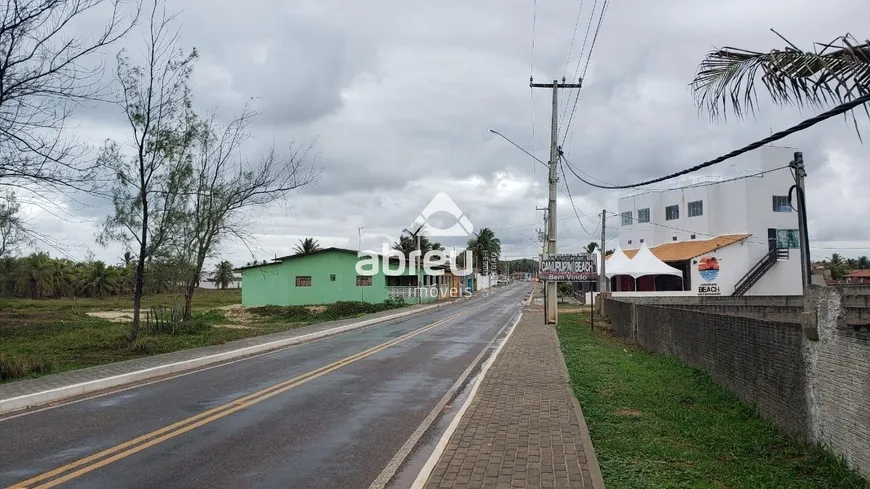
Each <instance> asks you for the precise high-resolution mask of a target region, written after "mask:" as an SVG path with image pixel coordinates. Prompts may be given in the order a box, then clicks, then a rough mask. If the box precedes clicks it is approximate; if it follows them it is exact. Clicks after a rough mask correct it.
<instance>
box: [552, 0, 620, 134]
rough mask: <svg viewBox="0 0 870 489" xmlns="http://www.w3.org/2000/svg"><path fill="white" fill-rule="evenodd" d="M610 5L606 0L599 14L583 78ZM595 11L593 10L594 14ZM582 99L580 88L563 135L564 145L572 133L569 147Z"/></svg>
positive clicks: (581, 77) (581, 76) (608, 0)
mask: <svg viewBox="0 0 870 489" xmlns="http://www.w3.org/2000/svg"><path fill="white" fill-rule="evenodd" d="M609 5H610V0H604V5H602V7H601V15H599V16H598V25H596V26H595V34H594V35H593V36H592V45H591V46H589V53H588V54H587V55H586V65H585V66H583V73H582V74H581V75H580V79H581V80H585V79H586V71H587V70H588V69H589V61H590V60H592V51H593V50H594V49H595V41H597V40H598V32H599V31H600V30H601V22H602V21H603V20H604V15H605V14H606V13H607V7H608V6H609ZM594 13H595V12H594V11H593V14H594ZM579 100H580V90H577V94H576V96H575V97H574V107H573V108H572V109H571V117H570V118H569V119H568V126H567V127H566V128H565V135H564V136H562V145H563V146H564V145H565V138H567V137H568V133H571V139H570V140H568V149H569V150H570V149H571V143H573V142H574V133H573V132H571V123H572V122H574V111H575V110H576V109H577V102H578V101H579Z"/></svg>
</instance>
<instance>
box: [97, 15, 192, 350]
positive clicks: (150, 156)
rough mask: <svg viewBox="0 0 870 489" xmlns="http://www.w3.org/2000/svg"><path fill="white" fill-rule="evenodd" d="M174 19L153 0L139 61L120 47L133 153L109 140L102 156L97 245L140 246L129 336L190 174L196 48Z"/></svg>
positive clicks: (178, 214)
mask: <svg viewBox="0 0 870 489" xmlns="http://www.w3.org/2000/svg"><path fill="white" fill-rule="evenodd" d="M173 18H174V16H168V15H167V14H166V11H165V7H164V6H163V5H162V3H161V2H160V1H155V3H154V4H153V7H152V9H151V13H150V17H149V28H150V29H149V31H148V32H149V35H148V37H147V49H146V52H145V55H144V63H143V65H142V66H134V65H132V64H131V62H130V60H129V58H128V57H127V56H126V55H125V53H124V52H123V51H122V52H121V53H120V54H119V55H118V71H117V78H118V83H119V85H120V88H121V94H120V95H121V103H122V105H123V108H124V112H125V114H126V116H127V121H128V122H129V124H130V129H131V130H132V136H133V137H132V140H133V145H132V146H133V147H132V148H130V149H131V150H132V153H133V154H132V156H130V155H126V154H123V153H122V151H121V148H120V147H119V146H118V145H117V144H115V143H112V142H109V143H107V144H106V147H105V148H104V151H103V154H102V158H101V164H102V165H105V167H107V168H109V169H110V170H111V171H112V173H113V174H114V176H115V183H114V185H113V187H112V189H111V194H112V201H113V203H114V213H113V214H112V215H111V216H109V217H108V218H107V219H106V222H105V223H104V225H103V228H102V232H101V234H100V235H99V237H98V238H99V240H100V241H101V242H102V243H103V244H105V243H106V242H107V241H110V240H114V241H121V242H124V243H130V242H131V241H132V242H135V243H137V244H138V245H139V251H138V254H137V256H136V259H137V263H136V275H135V277H136V281H135V285H134V290H133V325H132V328H131V331H130V339H131V341H132V340H135V339H136V336H137V335H138V332H139V310H140V307H141V303H142V293H143V289H144V284H145V264H146V262H148V263H150V262H151V259H152V258H153V257H154V256H156V255H159V254H160V253H161V251H162V250H163V249H164V248H165V247H166V245H167V243H168V242H169V240H170V239H171V238H172V236H173V234H174V232H175V230H176V229H177V227H178V226H179V225H180V224H181V222H182V221H181V218H182V210H183V209H182V205H183V204H184V202H183V197H182V194H183V192H184V190H185V189H186V188H187V186H188V185H189V182H190V177H191V153H190V150H191V149H192V145H193V141H194V139H195V136H196V119H195V117H194V116H193V113H192V110H191V102H190V90H189V87H188V80H189V79H190V75H191V72H192V70H193V64H194V61H195V60H196V57H197V54H196V50H192V51H191V52H190V53H188V54H185V53H184V52H182V51H181V50H180V49H178V48H177V38H178V31H170V29H169V27H170V24H171V22H172V20H173Z"/></svg>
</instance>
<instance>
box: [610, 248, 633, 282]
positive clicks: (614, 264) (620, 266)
mask: <svg viewBox="0 0 870 489" xmlns="http://www.w3.org/2000/svg"><path fill="white" fill-rule="evenodd" d="M630 263H631V259H630V258H629V257H628V256H626V254H625V253H624V252H623V251H622V248H620V247H619V245H616V249H615V250H613V254H611V255H610V258H608V259H607V268H606V270H605V272H606V273H605V275H607V278H608V279H610V278H613V277H615V276H617V275H629V273H628V272H627V269H628V266H629V264H630Z"/></svg>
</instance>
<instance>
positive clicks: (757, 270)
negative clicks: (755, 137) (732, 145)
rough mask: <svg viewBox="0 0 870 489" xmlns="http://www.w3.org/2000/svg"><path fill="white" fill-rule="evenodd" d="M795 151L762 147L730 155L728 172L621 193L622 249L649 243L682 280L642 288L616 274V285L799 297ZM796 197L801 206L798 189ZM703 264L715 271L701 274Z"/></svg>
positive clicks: (659, 280) (628, 250)
mask: <svg viewBox="0 0 870 489" xmlns="http://www.w3.org/2000/svg"><path fill="white" fill-rule="evenodd" d="M795 151H796V150H795V149H794V148H784V147H776V146H764V147H762V148H759V149H758V150H756V151H752V152H749V153H746V154H743V155H741V156H740V157H737V158H735V159H733V160H730V161H729V162H728V163H730V165H728V167H726V168H727V169H728V171H727V172H726V173H725V174H723V175H719V176H715V177H699V178H696V179H694V180H690V181H683V182H680V183H679V184H677V185H673V186H671V187H668V188H661V187H659V188H657V189H655V190H650V189H646V190H635V191H632V192H630V193H626V194H623V195H621V196H620V198H619V218H618V222H616V223H615V224H616V225H618V228H619V245H620V248H622V250H624V251H625V253H626V255H628V256H629V257H632V256H633V255H634V253H635V252H636V251H632V250H637V249H638V248H639V247H640V246H642V245H644V244H645V245H647V246H648V247H649V248H650V250H651V251H652V252H653V254H654V255H655V256H656V257H658V258H659V259H660V260H662V261H664V262H666V263H667V264H668V265H671V266H673V267H675V268H678V269H680V270H682V271H683V279H682V281H681V282H682V283H679V284H677V285H675V284H674V283H673V280H674V279H667V278H666V277H659V278H656V279H653V278H647V277H643V278H642V279H645V280H654V282H651V284H652V288H644V287H641V284H640V283H635V285H636V287H635V285H627V283H626V281H625V279H621V280H620V279H619V277H617V278H616V279H615V281H616V282H617V283H616V284H614V285H615V288H613V290H615V291H616V290H626V289H629V290H630V289H635V288H636V290H658V291H661V290H662V289H671V290H674V289H678V290H683V291H684V293H685V294H718V295H732V294H735V292H736V295H744V294H746V295H799V294H801V293H802V290H803V289H802V287H803V286H802V281H801V264H800V249H799V248H800V236H799V233H798V217H797V212H795V211H794V210H793V209H792V207H791V205H790V204H789V201H788V194H789V189H790V188H791V187H792V185H794V177H793V175H792V172H791V170H790V169H789V167H788V165H789V163H790V162H791V161H792V160H793V159H794V153H795ZM728 163H726V164H728ZM793 201H794V204H795V205H797V195H796V194H794V195H793ZM699 266H700V268H701V271H704V270H707V269H709V270H711V271H709V272H706V273H704V274H703V275H702V274H701V272H699ZM713 270H718V271H715V272H714V271H713ZM676 280H677V281H678V282H679V278H677V279H676ZM632 283H634V282H632ZM622 286H624V287H622Z"/></svg>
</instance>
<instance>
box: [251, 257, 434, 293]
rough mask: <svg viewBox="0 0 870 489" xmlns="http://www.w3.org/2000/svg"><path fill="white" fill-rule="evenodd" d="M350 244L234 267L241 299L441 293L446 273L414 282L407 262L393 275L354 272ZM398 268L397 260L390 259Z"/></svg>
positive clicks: (380, 272) (355, 258)
mask: <svg viewBox="0 0 870 489" xmlns="http://www.w3.org/2000/svg"><path fill="white" fill-rule="evenodd" d="M359 259H360V258H359V257H358V256H357V252H356V251H355V250H347V249H342V248H325V249H323V250H318V251H315V252H313V253H309V254H306V255H291V256H285V257H281V258H277V259H275V261H274V262H273V263H267V264H262V265H253V266H248V267H243V268H240V269H238V271H240V272H241V273H242V305H245V306H266V305H275V306H302V305H315V304H332V303H334V302H338V301H363V302H371V303H378V302H383V301H385V300H387V299H388V298H399V297H401V298H403V299H404V300H405V301H406V302H410V303H414V302H417V300H418V299H417V296H418V295H422V296H423V300H422V302H433V301H436V300H438V299H440V298H445V297H446V296H445V293H444V288H445V287H448V288H449V285H448V284H449V282H448V281H449V280H451V278H450V277H447V276H424V277H423V287H420V288H418V287H417V276H416V275H415V274H414V273H412V271H411V270H410V268H409V267H405V272H404V274H403V275H399V276H393V275H387V274H385V273H384V270H382V269H380V267H378V270H377V272H376V273H373V274H372V275H359V274H357V271H356V264H357V261H359ZM390 268H391V269H392V270H397V269H398V262H397V261H396V262H395V265H393V264H391V267H390ZM448 295H449V294H448Z"/></svg>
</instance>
